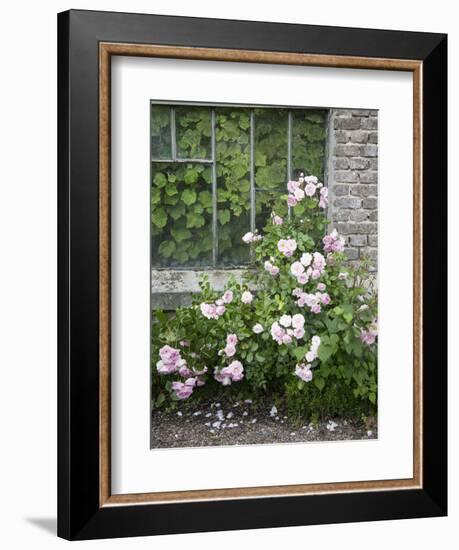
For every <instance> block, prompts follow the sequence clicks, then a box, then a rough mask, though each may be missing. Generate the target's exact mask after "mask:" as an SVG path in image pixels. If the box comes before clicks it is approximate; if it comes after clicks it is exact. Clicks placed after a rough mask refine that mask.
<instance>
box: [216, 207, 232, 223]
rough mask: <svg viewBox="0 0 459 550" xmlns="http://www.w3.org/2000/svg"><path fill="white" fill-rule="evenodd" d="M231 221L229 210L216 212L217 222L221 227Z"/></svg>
mask: <svg viewBox="0 0 459 550" xmlns="http://www.w3.org/2000/svg"><path fill="white" fill-rule="evenodd" d="M230 219H231V213H230V211H229V210H219V211H218V221H219V222H220V224H221V225H225V224H226V223H228V222H229V221H230Z"/></svg>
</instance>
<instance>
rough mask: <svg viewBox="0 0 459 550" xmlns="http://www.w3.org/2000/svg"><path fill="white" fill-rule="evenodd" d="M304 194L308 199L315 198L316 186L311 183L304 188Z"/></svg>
mask: <svg viewBox="0 0 459 550" xmlns="http://www.w3.org/2000/svg"><path fill="white" fill-rule="evenodd" d="M304 192H305V193H306V195H307V196H308V197H313V196H314V194H315V192H316V186H315V185H314V184H313V183H312V182H309V183H307V184H306V187H305V188H304Z"/></svg>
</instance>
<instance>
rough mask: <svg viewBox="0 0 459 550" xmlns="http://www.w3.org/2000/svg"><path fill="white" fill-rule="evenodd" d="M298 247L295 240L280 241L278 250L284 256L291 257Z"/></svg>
mask: <svg viewBox="0 0 459 550" xmlns="http://www.w3.org/2000/svg"><path fill="white" fill-rule="evenodd" d="M296 247H297V244H296V241H295V239H280V240H279V242H278V243H277V248H278V250H279V252H281V253H282V254H283V255H284V256H287V257H290V256H292V255H293V253H294V252H295V250H296Z"/></svg>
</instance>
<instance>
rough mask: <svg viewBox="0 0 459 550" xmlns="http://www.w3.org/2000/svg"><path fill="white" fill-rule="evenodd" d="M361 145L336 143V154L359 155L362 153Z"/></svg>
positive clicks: (340, 155) (341, 155)
mask: <svg viewBox="0 0 459 550" xmlns="http://www.w3.org/2000/svg"><path fill="white" fill-rule="evenodd" d="M362 147H375V146H374V145H364V146H362ZM360 148H361V147H360V145H335V151H334V154H335V155H336V156H337V157H358V156H359V155H360ZM364 156H371V155H364Z"/></svg>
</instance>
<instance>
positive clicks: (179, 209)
mask: <svg viewBox="0 0 459 550" xmlns="http://www.w3.org/2000/svg"><path fill="white" fill-rule="evenodd" d="M185 210H186V208H185V205H184V204H183V202H178V203H177V204H176V205H172V207H171V208H168V209H167V213H168V214H169V216H170V217H171V218H172V219H173V220H178V219H179V218H181V217H182V216H183V215H184V214H185Z"/></svg>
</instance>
